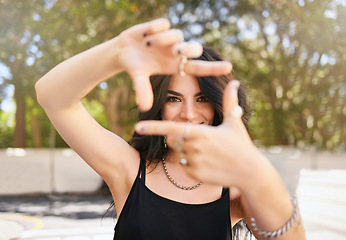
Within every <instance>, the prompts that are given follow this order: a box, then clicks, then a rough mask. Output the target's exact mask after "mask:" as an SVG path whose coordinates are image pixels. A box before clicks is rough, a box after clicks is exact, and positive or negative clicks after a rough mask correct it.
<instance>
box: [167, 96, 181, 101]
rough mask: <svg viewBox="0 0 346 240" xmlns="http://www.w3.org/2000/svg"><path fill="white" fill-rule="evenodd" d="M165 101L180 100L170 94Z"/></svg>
mask: <svg viewBox="0 0 346 240" xmlns="http://www.w3.org/2000/svg"><path fill="white" fill-rule="evenodd" d="M166 102H181V101H180V99H179V98H177V97H173V96H170V97H167V99H166Z"/></svg>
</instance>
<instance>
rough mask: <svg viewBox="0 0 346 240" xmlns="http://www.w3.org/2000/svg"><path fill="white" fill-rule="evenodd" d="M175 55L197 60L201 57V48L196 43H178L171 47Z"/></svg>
mask: <svg viewBox="0 0 346 240" xmlns="http://www.w3.org/2000/svg"><path fill="white" fill-rule="evenodd" d="M173 53H174V54H175V55H180V56H186V57H188V58H197V57H199V56H201V55H202V53H203V47H202V45H201V44H200V43H198V42H180V43H178V44H176V45H175V46H174V47H173Z"/></svg>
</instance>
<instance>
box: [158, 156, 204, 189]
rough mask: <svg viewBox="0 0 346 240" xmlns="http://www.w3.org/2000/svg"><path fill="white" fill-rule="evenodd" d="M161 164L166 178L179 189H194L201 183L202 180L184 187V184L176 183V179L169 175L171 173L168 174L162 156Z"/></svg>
mask: <svg viewBox="0 0 346 240" xmlns="http://www.w3.org/2000/svg"><path fill="white" fill-rule="evenodd" d="M162 165H163V170H165V173H166V175H167V177H168V179H169V180H170V181H171V183H173V184H174V186H176V187H178V188H180V189H183V190H194V189H196V188H198V187H199V186H201V185H202V184H203V183H202V182H200V183H197V184H196V185H194V186H191V187H185V186H183V185H181V184H179V183H177V182H176V181H174V179H173V178H172V177H171V175H169V173H168V170H167V166H166V160H165V159H164V158H162Z"/></svg>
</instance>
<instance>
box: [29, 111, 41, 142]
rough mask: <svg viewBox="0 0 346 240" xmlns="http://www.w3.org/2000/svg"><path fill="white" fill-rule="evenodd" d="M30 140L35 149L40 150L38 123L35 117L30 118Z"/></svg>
mask: <svg viewBox="0 0 346 240" xmlns="http://www.w3.org/2000/svg"><path fill="white" fill-rule="evenodd" d="M31 128H32V140H33V143H34V147H35V148H42V138H41V130H40V126H39V122H38V119H37V116H36V115H33V116H32V117H31Z"/></svg>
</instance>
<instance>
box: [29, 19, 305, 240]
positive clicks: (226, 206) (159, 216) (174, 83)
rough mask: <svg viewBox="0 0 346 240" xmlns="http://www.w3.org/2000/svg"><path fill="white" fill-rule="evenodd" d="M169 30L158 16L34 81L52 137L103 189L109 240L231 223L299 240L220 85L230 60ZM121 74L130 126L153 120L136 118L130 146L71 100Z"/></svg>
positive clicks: (214, 235)
mask: <svg viewBox="0 0 346 240" xmlns="http://www.w3.org/2000/svg"><path fill="white" fill-rule="evenodd" d="M169 28H170V24H169V22H168V21H167V20H165V19H158V20H154V21H151V22H148V23H144V24H140V25H136V26H134V27H131V28H129V29H128V30H126V31H124V32H122V33H121V34H120V35H119V36H117V37H115V38H114V39H111V40H109V41H107V42H105V43H103V44H100V45H98V46H96V47H94V48H92V49H89V50H87V51H85V52H83V53H81V54H78V55H76V56H74V57H72V58H71V59H68V60H67V61H65V62H63V63H61V64H59V65H58V66H57V67H55V68H54V69H52V70H51V71H50V72H48V73H47V74H46V75H45V76H44V77H42V78H41V79H40V80H39V81H38V82H37V84H36V91H37V97H38V101H39V103H40V104H41V105H42V106H43V107H44V109H45V111H46V112H47V114H48V116H49V118H50V119H51V121H52V123H53V124H54V126H55V127H56V129H57V130H58V131H59V133H60V135H61V136H62V137H63V138H64V139H65V141H66V142H67V143H68V144H69V145H70V146H71V147H72V148H73V149H74V150H75V151H76V152H77V153H78V154H79V155H80V156H81V157H82V158H83V159H84V160H85V161H86V163H88V164H89V165H90V166H91V167H92V168H93V169H94V170H95V171H96V172H97V173H98V174H99V175H100V176H101V177H102V178H103V179H104V180H105V182H106V183H107V185H108V186H109V189H110V191H111V193H112V196H113V199H114V204H115V207H116V211H117V215H118V221H117V225H116V228H115V236H114V239H118V240H121V239H231V238H232V236H231V225H234V224H235V223H237V222H238V221H239V220H240V219H246V220H247V221H248V222H249V223H252V224H251V225H250V228H251V229H252V230H253V232H254V235H255V236H256V237H257V238H258V239H266V238H268V237H269V235H272V236H275V237H278V239H304V230H303V227H302V225H301V223H300V218H299V214H298V212H297V209H296V204H295V201H292V202H291V200H290V196H289V193H288V191H287V190H286V188H285V186H284V185H283V183H282V181H281V179H280V177H279V176H278V174H277V173H276V171H275V170H274V169H273V167H272V166H271V165H270V163H269V162H268V160H267V159H265V157H264V156H263V155H261V154H260V153H259V151H258V150H257V149H256V148H255V147H254V146H253V144H252V143H251V140H250V138H249V137H248V135H247V132H246V130H245V127H244V124H243V122H242V121H241V116H242V112H244V113H245V114H244V115H243V117H242V119H243V121H244V122H245V123H246V120H247V118H248V115H249V114H248V112H247V111H246V109H247V107H246V101H245V95H244V93H243V91H242V89H241V88H240V90H239V91H238V85H239V84H238V82H237V81H231V82H230V83H228V82H229V81H230V79H231V77H230V75H229V74H230V72H231V69H232V67H231V64H230V63H228V62H225V61H221V58H220V57H219V56H218V55H217V54H216V53H215V52H214V51H212V50H211V49H208V48H205V49H204V51H203V48H202V46H201V45H199V44H197V43H184V42H181V41H182V39H183V35H182V33H181V32H180V31H179V30H174V29H169ZM202 53H203V54H202ZM201 55H202V56H201ZM200 56H201V57H200ZM196 58H197V59H196ZM122 71H127V72H128V73H129V75H130V76H131V78H132V80H133V85H134V89H135V91H136V95H137V97H138V101H139V102H138V107H139V109H140V110H141V111H142V112H141V113H140V116H139V120H160V121H159V122H157V121H148V122H140V123H139V124H138V125H137V126H136V131H137V133H135V134H134V136H133V138H132V139H131V141H130V144H128V143H126V142H125V141H124V140H122V139H121V138H120V137H119V136H117V135H115V134H114V133H111V132H109V131H107V130H105V129H104V128H102V127H101V126H100V125H99V124H98V123H97V122H96V121H95V120H94V119H93V118H92V117H91V116H90V115H89V114H88V113H87V111H86V110H85V108H84V107H83V106H82V104H81V101H80V100H81V99H82V98H83V97H84V96H85V95H86V94H87V93H88V92H90V91H91V90H92V89H93V88H94V87H95V86H97V85H98V84H99V83H100V82H102V81H104V80H106V79H108V78H109V77H110V76H113V75H116V74H118V73H120V72H122ZM154 75H155V76H154ZM219 75H222V76H219ZM150 76H152V77H151V81H149V77H150ZM201 76H209V77H201ZM212 76H219V77H212ZM151 86H152V90H153V91H152V90H151ZM223 91H224V94H222V93H223ZM237 92H238V94H237ZM153 93H154V94H153ZM222 95H223V104H222ZM238 95H239V101H238ZM238 104H239V105H240V106H241V107H242V108H240V107H237V106H238ZM241 109H243V111H241ZM210 125H213V126H210ZM216 126H217V127H216ZM262 229H263V230H262Z"/></svg>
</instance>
